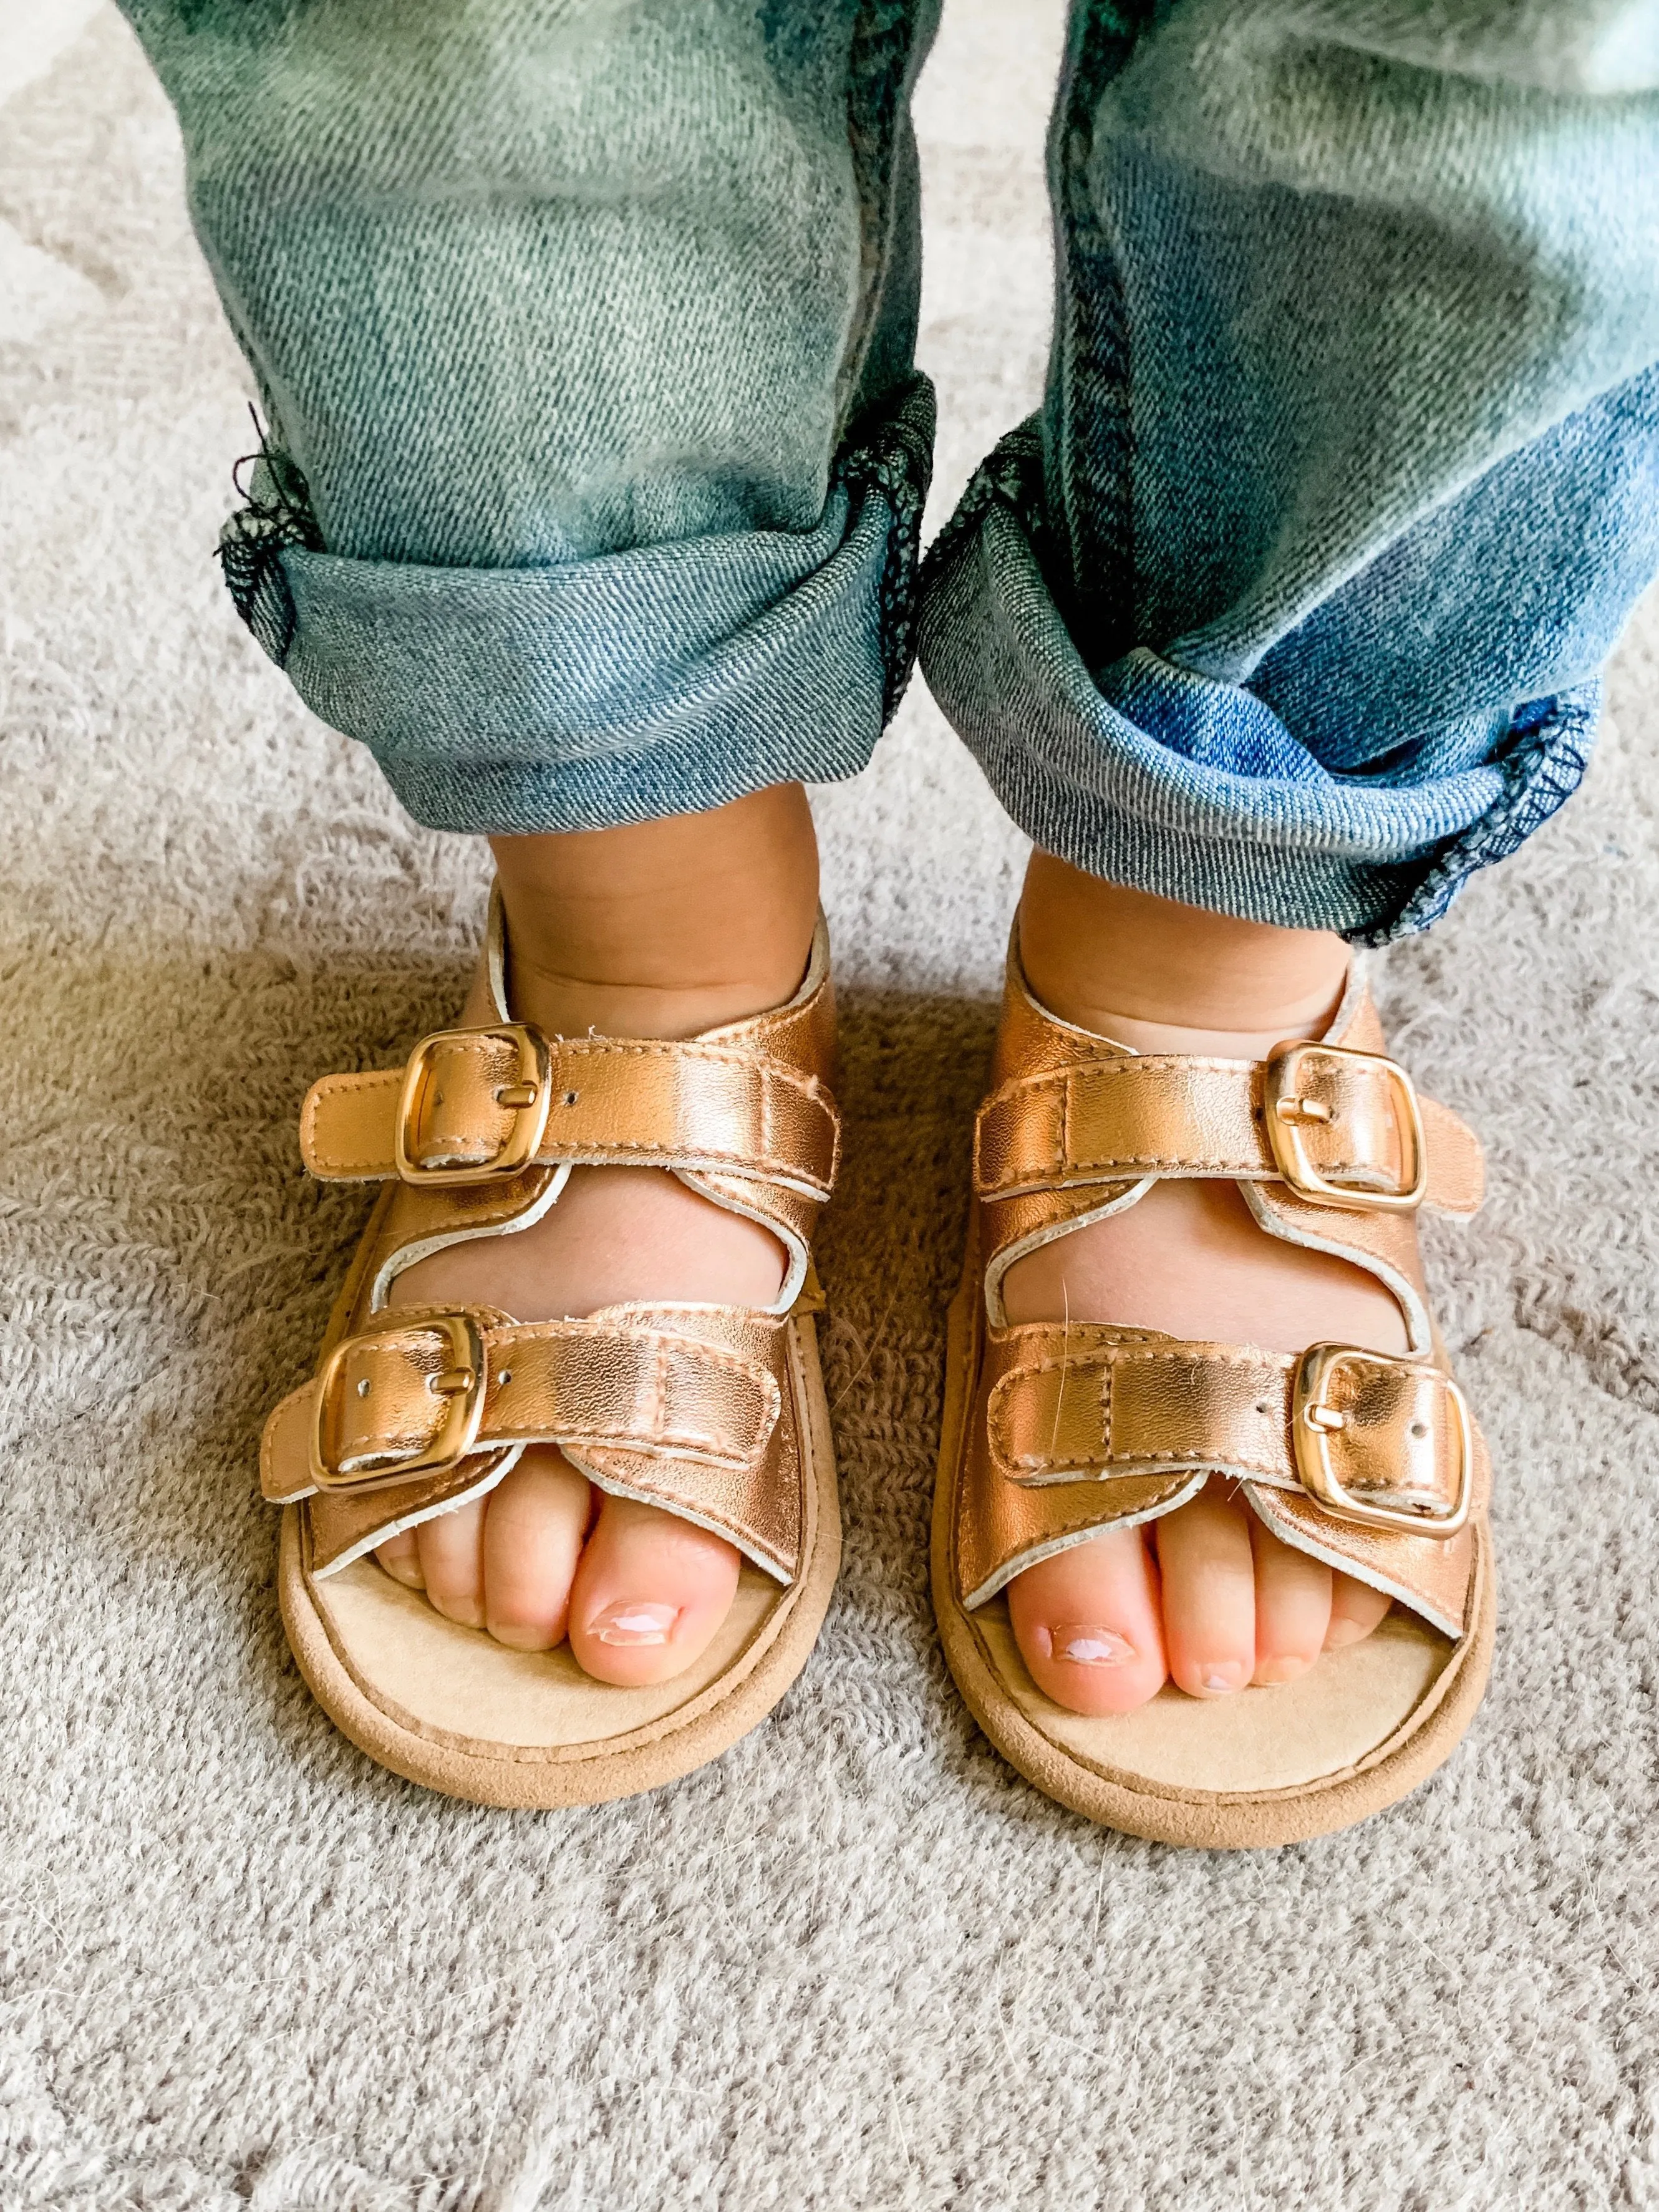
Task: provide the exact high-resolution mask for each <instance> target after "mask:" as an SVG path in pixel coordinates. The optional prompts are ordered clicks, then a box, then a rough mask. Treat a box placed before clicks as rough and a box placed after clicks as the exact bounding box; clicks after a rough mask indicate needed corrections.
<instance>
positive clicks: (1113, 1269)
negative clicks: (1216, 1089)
mask: <svg viewBox="0 0 1659 2212" xmlns="http://www.w3.org/2000/svg"><path fill="white" fill-rule="evenodd" d="M1326 1011H1328V1010H1326ZM1109 1035H1110V1036H1112V1037H1113V1038H1114V1039H1115V1042H1118V1043H1120V1044H1127V1045H1132V1046H1133V1047H1134V1048H1135V1049H1136V1050H1137V1051H1139V1052H1181V1053H1201V1054H1206V1055H1210V1054H1213V1055H1215V1056H1216V1057H1218V1058H1225V1059H1229V1060H1261V1059H1262V1058H1263V1057H1264V1056H1265V1055H1266V1054H1267V1053H1268V1052H1270V1051H1271V1050H1272V1048H1273V1046H1274V1045H1275V1044H1278V1043H1279V1042H1282V1041H1283V1032H1281V1031H1279V1030H1274V1031H1273V1032H1271V1033H1270V1034H1267V1035H1265V1036H1264V1035H1262V1034H1261V1033H1260V1032H1256V1033H1239V1032H1228V1031H1225V1030H1177V1029H1174V1028H1172V1027H1167V1026H1161V1025H1159V1024H1154V1023H1151V1022H1144V1021H1142V1022H1137V1021H1133V1020H1130V1019H1127V1018H1123V1017H1121V1016H1115V1017H1113V1018H1111V1020H1110V1022H1109ZM1003 1299H1004V1304H1005V1305H1006V1310H1007V1315H1008V1319H1009V1320H1010V1321H1011V1322H1028V1321H1063V1320H1065V1319H1066V1318H1068V1317H1069V1318H1070V1319H1071V1320H1072V1321H1073V1322H1117V1323H1119V1324H1121V1325H1124V1326H1127V1327H1133V1328H1155V1329H1158V1330H1159V1331H1161V1332H1162V1333H1163V1334H1165V1335H1168V1336H1173V1337H1178V1338H1182V1339H1185V1340H1189V1341H1190V1340H1200V1341H1205V1342H1209V1343H1216V1344H1240V1343H1249V1344H1259V1345H1261V1346H1264V1347H1265V1348H1266V1349H1267V1350H1269V1351H1272V1352H1301V1351H1302V1350H1304V1347H1305V1346H1308V1345H1310V1344H1313V1343H1316V1342H1319V1341H1321V1340H1328V1339H1340V1340H1342V1341H1343V1342H1345V1343H1348V1344H1359V1345H1364V1346H1369V1347H1370V1348H1371V1349H1374V1350H1376V1351H1377V1352H1393V1353H1401V1352H1404V1351H1405V1350H1406V1331H1405V1328H1404V1325H1403V1323H1402V1322H1401V1316H1400V1310H1399V1308H1398V1307H1397V1306H1396V1305H1395V1301H1394V1299H1393V1298H1392V1297H1390V1296H1389V1292H1388V1291H1386V1290H1385V1289H1384V1288H1383V1285H1382V1284H1381V1283H1378V1282H1376V1281H1374V1280H1372V1279H1370V1278H1368V1277H1367V1276H1365V1275H1364V1274H1362V1273H1360V1271H1359V1270H1358V1268H1357V1267H1352V1266H1350V1265H1349V1264H1348V1263H1347V1262H1346V1261H1342V1260H1336V1259H1333V1258H1331V1257H1329V1256H1328V1255H1326V1254H1325V1253H1322V1252H1309V1251H1304V1250H1303V1249H1300V1248H1299V1247H1298V1246H1297V1245H1294V1244H1285V1243H1279V1241H1278V1239H1277V1238H1274V1237H1267V1236H1266V1235H1264V1234H1263V1232H1262V1231H1261V1228H1260V1227H1259V1225H1257V1222H1256V1220H1255V1216H1254V1215H1253V1214H1252V1213H1251V1212H1250V1210H1249V1207H1248V1206H1246V1204H1245V1202H1244V1200H1243V1197H1242V1196H1241V1195H1240V1194H1239V1190H1238V1187H1237V1184H1235V1183H1231V1182H1160V1183H1157V1184H1155V1185H1154V1186H1153V1188H1152V1189H1151V1190H1150V1191H1148V1192H1147V1194H1146V1196H1145V1197H1144V1198H1143V1199H1141V1200H1139V1203H1138V1204H1136V1205H1135V1206H1132V1207H1131V1208H1130V1209H1129V1211H1128V1212H1127V1213H1121V1214H1118V1215H1115V1216H1113V1217H1111V1218H1109V1219H1107V1220H1104V1221H1097V1222H1095V1223H1093V1224H1092V1225H1091V1226H1089V1227H1088V1228H1085V1229H1079V1230H1074V1231H1073V1232H1072V1233H1071V1234H1070V1235H1069V1236H1066V1237H1060V1238H1059V1239H1057V1240H1056V1241H1055V1242H1054V1243H1050V1244H1045V1245H1042V1246H1041V1247H1039V1249H1037V1250H1036V1251H1035V1252H1033V1253H1031V1254H1030V1255H1029V1256H1028V1257H1027V1258H1025V1259H1023V1260H1019V1261H1016V1262H1015V1264H1014V1265H1013V1266H1012V1267H1011V1268H1010V1269H1009V1270H1008V1273H1007V1275H1006V1278H1005V1279H1004V1284H1003ZM1008 1609H1009V1613H1010V1616H1011V1618H1012V1622H1013V1628H1014V1634H1015V1637H1016V1639H1017V1640H1018V1644H1019V1648H1020V1650H1021V1652H1022V1654H1023V1655H1024V1659H1025V1663H1026V1665H1027V1666H1028V1667H1029V1668H1030V1670H1031V1674H1032V1677H1033V1679H1034V1680H1036V1682H1038V1683H1039V1684H1040V1685H1041V1686H1042V1688H1043V1689H1044V1690H1045V1691H1046V1692H1048V1696H1050V1697H1051V1698H1052V1699H1054V1702H1055V1703H1056V1705H1066V1706H1069V1707H1070V1708H1071V1709H1072V1710H1073V1711H1074V1712H1080V1713H1121V1712H1127V1711H1129V1710H1130V1709H1131V1708H1132V1707H1133V1706H1135V1705H1142V1704H1144V1703H1145V1702H1146V1699H1148V1698H1150V1697H1152V1696H1153V1695H1154V1694H1155V1693H1156V1692H1157V1691H1158V1689H1160V1688H1161V1687H1162V1686H1163V1684H1164V1680H1166V1679H1168V1680H1171V1681H1173V1682H1174V1683H1175V1684H1176V1687H1177V1688H1179V1689H1182V1690H1185V1691H1186V1692H1188V1695H1189V1696H1192V1697H1195V1698H1215V1697H1225V1695H1226V1694H1227V1693H1228V1692H1230V1691H1232V1690H1239V1689H1243V1686H1245V1684H1246V1683H1247V1682H1261V1683H1271V1682H1289V1681H1293V1680H1295V1679H1296V1677H1297V1675H1298V1674H1305V1673H1306V1672H1307V1670H1308V1668H1310V1667H1311V1666H1313V1665H1314V1663H1315V1662H1316V1660H1317V1659H1318V1657H1319V1656H1320V1653H1321V1652H1322V1651H1323V1650H1327V1649H1328V1648H1329V1647H1331V1646H1333V1645H1336V1644H1352V1643H1357V1642H1358V1640H1359V1638H1361V1637H1364V1636H1368V1635H1369V1634H1370V1632H1371V1630H1372V1629H1374V1628H1375V1627H1376V1625H1377V1623H1378V1622H1379V1621H1380V1620H1382V1619H1383V1615H1384V1614H1385V1613H1387V1612H1388V1610H1389V1600H1388V1599H1387V1598H1386V1597H1384V1596H1383V1595H1381V1594H1380V1593H1379V1592H1378V1591H1376V1590H1374V1589H1370V1587H1369V1586H1368V1585H1367V1584H1366V1583H1361V1582H1357V1581H1356V1580H1355V1579H1354V1578H1353V1577H1352V1576H1350V1575H1342V1574H1336V1573H1334V1572H1333V1571H1332V1570H1331V1569H1330V1568H1329V1567H1328V1566H1326V1565H1324V1564H1323V1563H1322V1561H1320V1560H1318V1559H1310V1557H1309V1556H1308V1554H1307V1553H1304V1552H1297V1551H1293V1550H1292V1549H1291V1547H1290V1546H1289V1545H1288V1544H1282V1543H1280V1542H1279V1539H1278V1538H1277V1537H1276V1536H1273V1535H1270V1534H1268V1532H1267V1529H1266V1528H1264V1527H1263V1526H1262V1524H1261V1522H1260V1521H1259V1520H1257V1518H1256V1516H1255V1514H1253V1513H1252V1512H1251V1511H1250V1510H1249V1506H1248V1505H1246V1504H1245V1503H1244V1501H1243V1498H1242V1497H1240V1496H1239V1495H1238V1494H1237V1486H1234V1485H1232V1484H1224V1483H1223V1482H1222V1481H1221V1480H1219V1479H1218V1478H1216V1477H1212V1479H1211V1480H1210V1481H1209V1482H1208V1483H1207V1484H1206V1486H1205V1488H1204V1489H1203V1490H1202V1491H1201V1492H1200V1493H1199V1495H1198V1496H1197V1497H1196V1498H1194V1500H1193V1501H1192V1503H1191V1504H1189V1505H1183V1506H1182V1507H1180V1508H1179V1509H1178V1510H1176V1512H1174V1513H1170V1514H1168V1515H1166V1516H1165V1517H1164V1519H1163V1520H1161V1521H1157V1522H1153V1523H1152V1526H1151V1527H1150V1528H1148V1529H1146V1530H1145V1531H1143V1530H1142V1529H1140V1528H1122V1529H1107V1530H1104V1531H1103V1532H1102V1533H1101V1534H1098V1535H1097V1536H1095V1537H1092V1538H1091V1540H1090V1541H1089V1542H1087V1543H1085V1544H1077V1545H1074V1546H1073V1547H1072V1548H1071V1549H1070V1550H1069V1551H1065V1552H1060V1553H1056V1554H1055V1555H1054V1557H1053V1558H1052V1559H1044V1560H1042V1561H1041V1562H1040V1563H1039V1564H1038V1565H1036V1566H1034V1567H1030V1568H1028V1569H1027V1570H1026V1571H1025V1572H1024V1574H1023V1575H1020V1576H1018V1577H1017V1578H1016V1579H1015V1581H1014V1582H1012V1583H1011V1584H1010V1585H1009V1589H1008Z"/></svg>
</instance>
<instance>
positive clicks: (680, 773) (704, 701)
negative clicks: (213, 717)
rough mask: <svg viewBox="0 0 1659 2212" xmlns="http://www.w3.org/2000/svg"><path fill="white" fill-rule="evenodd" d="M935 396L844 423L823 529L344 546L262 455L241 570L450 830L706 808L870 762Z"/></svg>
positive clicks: (392, 772) (337, 697)
mask: <svg viewBox="0 0 1659 2212" xmlns="http://www.w3.org/2000/svg"><path fill="white" fill-rule="evenodd" d="M932 435H933V390H932V386H930V385H929V384H928V383H927V380H926V379H925V378H921V377H918V378H915V380H912V381H911V382H910V383H909V384H908V385H907V386H905V387H904V389H903V391H902V394H901V396H900V398H899V399H898V403H897V404H896V405H895V406H893V407H890V409H888V410H884V414H883V416H882V417H881V419H880V420H879V421H878V422H875V423H874V424H873V425H871V426H867V427H866V433H865V435H862V436H861V437H860V438H858V439H857V440H856V441H854V442H853V443H851V444H849V446H848V448H847V449H846V451H845V452H844V453H843V455H842V459H841V461H840V462H839V463H838V465H837V466H836V471H835V472H834V476H833V478H832V482H831V485H830V490H829V497H828V500H827V501H826V503H825V506H824V509H823V516H822V518H821V520H820V521H819V522H818V524H817V527H816V528H815V529H813V530H811V531H804V532H787V531H752V532H734V533H732V534H730V535H723V536H718V537H705V538H690V539H684V540H681V541H678V542H676V543H671V544H659V545H653V546H647V547H644V548H641V549H639V550H634V551H630V552H625V553H619V554H614V555H611V556H605V557H602V558H599V559H595V560H590V561H581V562H571V563H569V564H568V566H561V567H547V568H423V567H418V566H416V565H413V564H406V563H401V562H374V561H356V560H346V559H342V558H339V557H337V556H334V555H331V554H329V553H327V552H325V551H324V550H321V548H320V546H319V544H317V543H316V542H315V532H314V530H313V529H310V528H309V527H308V526H307V519H306V517H305V514H304V511H303V507H301V506H300V505H298V504H297V503H296V501H295V496H294V493H293V480H292V477H291V475H289V476H286V477H285V473H284V471H283V466H282V463H281V457H280V456H268V457H267V461H268V466H267V469H266V471H264V475H263V477H262V480H261V486H257V487H256V494H257V495H256V498H255V500H254V503H253V504H252V506H251V507H249V508H248V509H246V510H245V511H244V513H242V514H240V515H239V516H237V517H234V518H233V520H232V522H231V523H230V524H229V525H228V527H227V535H226V538H225V541H224V543H223V544H222V557H223V560H224V565H225V569H226V575H227V580H228V582H229V584H230V586H231V590H232V592H233V595H234V598H235V599H236V602H237V605H238V607H239V609H240V611H241V613H242V615H243V618H244V620H245V621H246V622H247V623H248V626H249V628H250V629H252V630H253V632H254V634H255V635H256V636H257V637H258V640H259V641H260V643H261V644H262V645H264V647H265V649H266V651H267V652H268V653H270V656H271V658H272V659H275V660H276V661H277V662H278V664H279V665H281V666H282V667H283V668H284V669H285V670H286V671H287V673H288V674H289V677H290V678H292V680H293V682H294V684H295V689H296V690H298V691H299V693H300V696H301V698H302V699H304V701H305V702H306V704H307V706H308V707H309V708H311V709H312V710H313V713H314V714H318V715H319V716H320V718H321V719H322V720H324V721H325V722H327V723H329V724H330V725H331V726H332V727H333V728H335V729H337V730H340V731H343V732H344V733H345V734H346V735H347V736H349V737H353V738H361V739H362V742H363V743H364V744H366V745H367V746H368V748H369V750H370V751H371V752H373V754H374V757H375V758H376V760H377V761H378V762H379V763H380V767H381V769H383V770H384V771H385V774H386V778H387V781H389V782H390V783H391V785H392V788H393V790H394V791H395V792H396V793H397V794H398V798H399V799H401V800H402V801H403V804H404V805H405V806H406V807H407V808H408V809H409V811H410V813H411V814H412V815H414V817H416V820H417V821H420V822H423V823H427V824H428V827H430V828H432V829H457V830H465V831H471V832H490V831H498V832H509V833H510V832H531V831H542V830H560V829H605V828H609V827H611V826H613V825H615V824H617V823H623V822H641V821H647V820H650V819H653V818H655V817H661V816H664V815H669V814H682V813H690V812H696V811H702V810H703V809H706V808H708V807H712V806H719V805H724V804H726V802H727V801H728V800H731V799H738V798H741V797H743V796H744V794H745V793H749V792H751V791H757V790H759V789H761V788H763V787H764V786H766V785H769V784H775V783H782V782H787V781H792V780H794V779H797V778H799V779H801V780H804V781H831V780H833V779H835V778H836V777H841V776H847V775H854V774H856V772H857V771H858V770H859V769H861V768H862V767H863V766H864V765H865V763H866V762H867V761H868V759H869V757H870V753H871V750H872V747H873V746H874V744H875V742H876V739H877V738H878V736H879V735H880V734H881V731H882V728H883V726H884V723H885V721H886V720H887V719H888V718H889V716H890V714H891V713H892V710H893V708H894V707H895V706H896V703H897V700H898V697H899V695H900V693H901V692H902V690H903V687H904V683H905V679H906V678H907V677H908V673H909V669H910V665H911V661H912V659H913V654H914V637H913V632H914V608H915V571H916V548H917V534H918V531H919V526H920V521H921V507H922V502H923V500H924V498H925V496H926V493H927V471H928V465H929V458H930V454H931V447H932ZM284 487H286V489H285V488H284Z"/></svg>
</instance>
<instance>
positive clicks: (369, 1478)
mask: <svg viewBox="0 0 1659 2212" xmlns="http://www.w3.org/2000/svg"><path fill="white" fill-rule="evenodd" d="M392 1334H398V1335H408V1336H411V1337H422V1336H425V1337H430V1338H434V1339H435V1340H436V1346H437V1350H438V1352H439V1353H440V1355H441V1361H440V1364H435V1365H433V1366H431V1367H428V1369H427V1370H426V1387H427V1389H428V1390H429V1391H430V1392H431V1393H432V1395H434V1396H435V1397H436V1398H440V1399H441V1400H442V1401H443V1413H442V1416H441V1419H440V1420H439V1423H438V1426H437V1428H436V1429H435V1431H434V1433H433V1435H432V1437H430V1439H429V1440H428V1442H427V1443H423V1444H416V1445H415V1446H413V1447H412V1448H411V1449H408V1450H404V1451H396V1450H392V1449H387V1448H385V1447H382V1448H381V1449H377V1450H374V1451H365V1452H357V1453H343V1451H342V1450H341V1449H340V1446H339V1443H338V1441H337V1439H338V1437H339V1432H340V1426H341V1422H340V1413H341V1406H340V1398H341V1395H342V1394H343V1390H344V1389H345V1385H346V1380H347V1370H348V1369H349V1366H350V1365H351V1364H352V1362H353V1361H354V1360H361V1359H362V1358H363V1355H364V1353H365V1352H366V1350H368V1348H369V1347H372V1346H374V1342H375V1340H376V1339H377V1338H382V1339H383V1338H386V1337H388V1336H391V1335H392ZM387 1350H388V1352H390V1351H391V1347H390V1346H388V1347H387ZM406 1356H410V1355H406ZM370 1388H371V1378H370V1377H368V1376H359V1378H358V1382H357V1391H358V1395H359V1396H361V1397H367V1396H368V1395H369V1391H370ZM483 1409H484V1347H483V1334H481V1332H480V1330H479V1328H478V1324H477V1322H476V1321H474V1320H473V1318H472V1316H471V1314H465V1313H447V1314H435V1315H427V1316H424V1317H423V1318H422V1319H421V1320H419V1321H412V1322H397V1321H395V1320H392V1319H388V1321H387V1322H386V1326H385V1327H384V1328H379V1329H368V1330H365V1331H364V1332H363V1334H362V1335H360V1336H349V1337H347V1338H346V1340H345V1341H344V1343H343V1344H337V1345H336V1346H335V1347H334V1349H333V1351H332V1352H330V1354H329V1356H328V1358H327V1359H326V1360H325V1362H324V1363H323V1367H322V1370H321V1372H320V1373H319V1376H318V1378H317V1417H316V1420H315V1422H314V1423H313V1427H312V1432H311V1474H312V1480H313V1482H315V1484H316V1485H317V1487H318V1488H319V1490H334V1491H340V1490H379V1489H380V1488H382V1487H383V1486H385V1485H386V1484H388V1483H393V1482H408V1481H410V1480H412V1479H413V1478H414V1477H415V1476H416V1475H432V1474H448V1473H449V1472H450V1470H451V1469H452V1468H456V1467H459V1465H460V1463H461V1462H462V1461H463V1460H464V1459H465V1457H466V1455H467V1454H468V1453H469V1452H470V1451H471V1449H472V1448H473V1446H474V1445H475V1444H476V1443H477V1439H478V1431H479V1429H480V1428H481V1427H482V1426H483Z"/></svg>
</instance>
